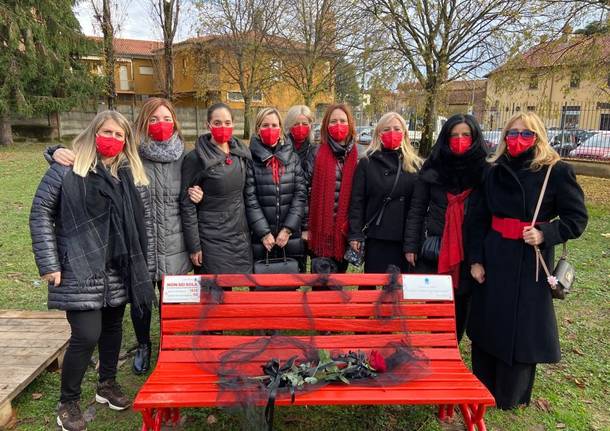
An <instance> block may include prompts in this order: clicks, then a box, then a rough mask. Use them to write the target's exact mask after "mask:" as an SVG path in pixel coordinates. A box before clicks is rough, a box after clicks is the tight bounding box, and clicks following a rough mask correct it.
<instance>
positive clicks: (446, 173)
mask: <svg viewBox="0 0 610 431" xmlns="http://www.w3.org/2000/svg"><path fill="white" fill-rule="evenodd" d="M486 156H487V153H486V151H485V147H484V144H483V136H482V134H481V128H480V127H479V125H478V123H477V121H476V120H475V118H474V117H472V116H471V115H461V114H457V115H453V116H452V117H450V118H449V119H448V120H447V122H446V123H445V124H444V125H443V127H442V129H441V131H440V133H439V136H438V139H437V140H436V144H435V145H434V147H433V148H432V152H431V153H430V155H429V156H428V158H427V159H426V161H425V162H424V165H423V166H422V168H421V170H420V173H419V181H418V185H417V187H416V191H415V195H414V197H413V202H412V204H411V206H412V211H411V212H410V213H409V218H408V219H407V234H406V237H407V239H406V245H405V251H406V252H407V259H408V260H409V262H411V263H412V264H416V272H419V273H424V274H431V273H438V274H449V275H451V278H452V282H453V288H454V297H455V314H456V332H457V336H458V339H461V338H462V336H463V334H464V330H465V328H466V321H467V319H468V309H469V306H470V295H471V293H472V289H473V285H474V284H475V281H474V279H473V278H472V276H471V275H470V260H469V256H468V255H467V253H466V252H465V250H467V247H465V243H467V242H468V241H469V239H470V238H468V235H467V229H466V228H465V227H466V226H467V221H468V218H469V217H470V216H471V214H472V213H473V209H474V208H476V206H477V205H480V204H481V192H480V186H481V182H482V179H483V174H484V172H485V171H486V169H487V166H488V164H487V162H486V160H485V158H486Z"/></svg>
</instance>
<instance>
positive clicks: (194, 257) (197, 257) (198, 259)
mask: <svg viewBox="0 0 610 431" xmlns="http://www.w3.org/2000/svg"><path fill="white" fill-rule="evenodd" d="M190 257H191V262H193V265H195V266H201V265H202V264H203V252H202V251H201V250H199V251H196V252H195V253H191V254H190Z"/></svg>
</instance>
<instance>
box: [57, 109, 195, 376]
mask: <svg viewBox="0 0 610 431" xmlns="http://www.w3.org/2000/svg"><path fill="white" fill-rule="evenodd" d="M134 135H135V140H134V142H135V143H136V144H137V146H138V147H137V148H138V153H139V154H140V157H141V159H142V164H143V166H144V170H145V171H146V175H147V177H148V179H149V187H148V188H149V191H150V196H151V211H150V213H149V214H148V215H149V216H150V219H151V220H150V223H152V225H153V226H155V229H154V234H153V235H151V237H150V244H149V247H150V249H151V252H152V253H151V256H152V259H151V262H150V265H149V266H150V270H151V273H152V280H153V283H154V284H156V286H157V288H158V289H159V291H160V290H161V281H162V278H163V275H164V274H187V273H189V272H190V271H191V270H192V265H191V261H190V259H189V254H188V252H187V250H186V244H185V241H184V235H183V234H182V219H181V216H180V198H181V191H182V160H183V159H184V154H185V151H184V140H183V138H182V129H181V127H180V123H179V122H178V118H177V116H176V110H175V108H174V106H173V104H172V103H171V102H170V101H169V100H167V99H162V98H160V97H150V98H148V99H147V100H146V102H144V104H143V105H142V107H141V108H140V112H139V113H138V116H137V117H136V121H135V124H134ZM55 148H57V147H55ZM55 148H50V149H49V150H47V153H48V155H49V156H52V157H53V160H55V161H57V162H58V163H62V164H66V165H68V166H69V165H70V164H71V162H73V160H74V153H73V152H72V151H70V150H68V149H63V148H57V150H56V151H54V150H55ZM189 195H191V196H192V199H193V202H195V203H197V202H199V201H200V200H201V197H202V196H203V193H202V191H201V189H200V188H199V187H196V188H193V189H191V190H189ZM131 321H132V322H133V327H134V331H135V335H136V339H137V341H138V347H137V349H136V351H135V355H134V361H133V364H132V370H133V372H134V373H135V374H144V373H146V372H147V371H148V370H149V369H150V355H151V348H152V343H151V339H150V322H151V313H150V312H149V310H144V312H143V313H140V312H139V311H138V310H136V309H134V308H132V309H131Z"/></svg>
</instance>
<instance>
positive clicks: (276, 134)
mask: <svg viewBox="0 0 610 431" xmlns="http://www.w3.org/2000/svg"><path fill="white" fill-rule="evenodd" d="M258 135H259V136H260V138H261V141H263V144H265V145H267V146H268V147H274V146H275V145H276V144H277V143H278V142H279V140H280V128H279V127H265V128H264V129H260V130H259V132H258Z"/></svg>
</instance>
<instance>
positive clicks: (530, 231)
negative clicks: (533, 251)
mask: <svg viewBox="0 0 610 431" xmlns="http://www.w3.org/2000/svg"><path fill="white" fill-rule="evenodd" d="M523 241H525V243H526V244H529V245H531V246H534V245H540V244H542V243H543V242H544V234H543V233H542V231H541V230H538V229H536V228H535V227H533V226H526V227H524V228H523Z"/></svg>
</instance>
